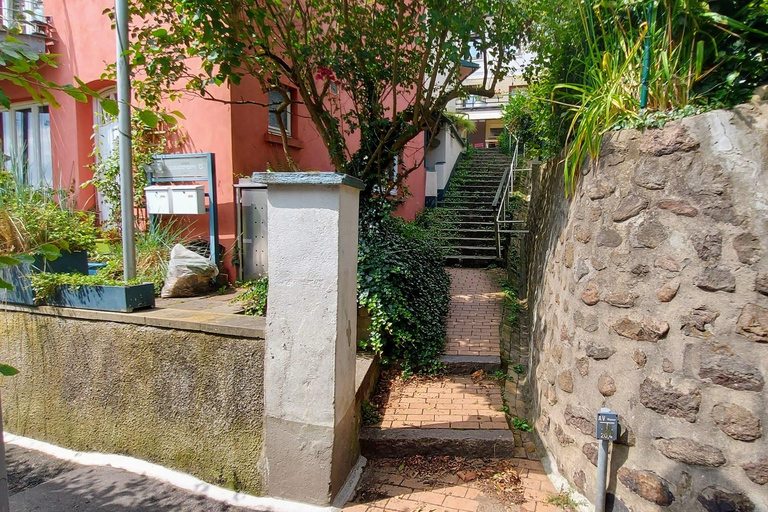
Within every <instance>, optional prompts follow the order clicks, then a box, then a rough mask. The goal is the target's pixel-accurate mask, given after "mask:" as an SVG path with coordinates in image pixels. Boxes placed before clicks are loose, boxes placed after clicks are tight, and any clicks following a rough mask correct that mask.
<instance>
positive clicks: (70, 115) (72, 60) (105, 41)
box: [0, 0, 426, 276]
mask: <svg viewBox="0 0 768 512" xmlns="http://www.w3.org/2000/svg"><path fill="white" fill-rule="evenodd" d="M113 6H114V2H113V1H111V0H48V1H46V2H44V3H43V2H42V1H41V0H2V1H0V7H2V11H1V14H0V15H2V18H3V25H4V26H5V27H7V26H9V25H11V24H13V23H14V22H15V21H14V20H15V19H17V18H19V17H21V18H23V19H24V21H25V22H26V23H24V24H23V25H22V26H23V29H22V30H23V31H24V34H23V35H22V36H20V38H22V39H24V40H25V42H26V43H27V44H29V45H30V47H33V48H36V49H37V50H38V51H41V52H43V51H45V52H48V53H51V54H55V55H58V58H57V60H58V67H56V68H48V69H45V70H44V73H43V74H44V76H45V77H46V78H47V79H49V80H51V81H53V82H56V83H60V84H68V83H75V80H74V77H77V78H79V79H80V80H82V81H83V82H85V83H86V84H87V85H88V86H89V87H91V88H92V89H94V90H96V91H99V92H101V93H102V94H103V95H105V96H108V95H110V94H113V91H114V83H113V82H110V81H105V80H103V79H102V74H103V73H104V71H105V69H106V67H107V65H108V64H110V63H114V62H115V53H116V51H115V34H114V31H113V30H112V29H111V26H110V25H111V22H110V19H109V18H108V17H107V16H106V15H104V14H102V12H103V11H104V10H105V9H111V8H113ZM3 36H4V34H3V33H0V37H3ZM2 88H3V90H4V91H5V92H6V94H8V96H9V97H10V98H11V100H12V107H11V109H10V111H5V112H3V113H2V118H1V121H0V122H1V123H2V137H3V152H4V153H5V154H6V155H7V157H10V158H6V160H7V161H8V162H10V165H11V166H14V167H15V168H16V169H17V170H18V171H19V172H22V173H23V174H24V175H25V179H26V180H27V181H28V182H29V183H31V184H48V185H51V186H54V187H56V188H70V187H71V188H72V189H73V190H75V192H76V194H77V203H78V206H79V207H80V208H83V209H93V210H98V209H99V208H100V205H99V201H98V197H97V192H96V190H94V188H93V187H92V186H84V187H83V184H84V183H87V182H88V180H90V179H91V178H92V176H93V173H92V171H91V170H90V168H89V166H90V165H91V164H93V163H94V156H92V155H93V153H94V149H95V148H97V145H98V148H100V149H101V150H102V153H104V154H109V150H110V149H111V147H112V143H113V140H114V134H115V131H116V126H115V123H110V122H107V123H104V121H103V119H104V117H103V116H100V115H99V112H100V105H99V102H98V100H93V99H90V100H89V101H88V102H86V103H79V102H76V101H75V100H74V99H72V98H70V97H69V96H67V95H66V94H64V93H54V95H55V97H56V99H57V101H58V103H59V104H60V107H59V108H52V107H51V106H48V105H44V104H36V103H34V102H32V101H31V98H30V97H29V95H28V94H27V93H26V92H25V91H24V90H22V89H20V88H18V87H14V86H13V85H12V84H8V83H3V84H2ZM216 94H217V97H218V98H220V99H223V100H239V99H242V98H246V99H251V100H255V101H258V102H261V103H266V102H267V100H268V98H267V94H266V93H263V92H262V91H261V87H260V86H259V84H258V82H257V81H256V80H255V79H244V80H243V81H242V83H241V84H240V85H238V86H229V87H221V88H220V89H219V90H218V91H216ZM171 107H172V109H174V110H179V111H181V112H182V113H183V114H184V116H185V118H186V119H184V120H181V121H180V126H181V130H182V133H183V134H184V143H183V145H182V146H181V148H179V149H177V151H179V152H187V153H194V152H211V153H214V154H215V158H216V169H217V193H218V204H219V234H220V243H221V244H222V245H224V247H225V249H227V250H229V249H230V248H232V246H233V245H234V244H235V242H236V236H237V235H236V204H235V193H234V188H233V185H234V184H235V183H237V181H238V179H239V178H240V177H243V176H250V175H251V174H252V173H253V172H255V171H264V170H266V169H267V168H268V167H271V168H274V169H280V168H283V167H284V162H285V157H284V154H283V148H282V144H281V142H280V137H279V135H277V134H275V130H274V127H272V128H271V127H270V124H275V123H274V121H273V122H272V123H270V119H269V116H270V114H269V112H268V111H267V109H266V108H264V107H260V106H255V105H227V104H223V103H217V102H213V101H209V100H204V99H201V98H191V97H190V98H187V99H184V100H182V101H180V102H178V103H174V104H173V105H171ZM292 108H293V110H292V112H290V113H289V115H288V119H289V122H288V125H289V127H290V143H289V144H290V147H291V150H290V151H291V156H292V158H293V159H294V161H295V162H296V163H297V164H298V166H299V167H300V168H302V169H306V170H323V171H325V170H328V171H331V170H333V168H332V166H331V162H330V159H329V157H328V152H327V150H326V149H325V146H324V145H323V142H322V139H321V138H320V136H319V134H318V133H317V131H316V130H315V127H314V125H312V122H311V121H310V120H309V118H308V115H307V112H306V111H305V109H304V107H303V106H302V105H300V104H296V105H293V106H292ZM414 142H415V144H414V146H413V147H412V148H411V149H410V150H409V151H407V152H406V158H410V159H413V161H417V162H420V161H421V160H422V157H423V151H424V150H423V145H422V143H421V139H420V138H417V139H415V140H414ZM425 181H426V171H425V169H424V166H423V165H421V166H420V167H419V168H418V169H417V170H416V171H414V172H413V173H412V174H411V175H410V176H409V180H408V188H409V191H410V193H411V197H409V198H408V199H407V200H406V203H405V204H404V205H403V207H402V208H401V210H400V213H401V215H403V216H404V217H406V218H409V219H412V218H414V217H415V215H416V213H417V212H418V211H419V210H421V209H422V208H423V207H424V195H425ZM189 220H190V222H193V223H195V226H197V225H199V226H200V227H201V235H203V236H205V234H206V233H207V229H208V227H207V226H208V221H207V219H203V218H201V216H198V217H194V218H190V219H189ZM229 272H230V276H234V273H233V272H232V269H231V268H229Z"/></svg>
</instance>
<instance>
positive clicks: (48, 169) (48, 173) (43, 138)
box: [38, 106, 53, 186]
mask: <svg viewBox="0 0 768 512" xmlns="http://www.w3.org/2000/svg"><path fill="white" fill-rule="evenodd" d="M39 112H40V113H39V117H38V123H39V125H40V174H39V176H40V180H41V182H40V185H48V186H52V185H53V154H52V153H51V114H50V113H49V110H48V107H47V106H45V107H40V111H39Z"/></svg>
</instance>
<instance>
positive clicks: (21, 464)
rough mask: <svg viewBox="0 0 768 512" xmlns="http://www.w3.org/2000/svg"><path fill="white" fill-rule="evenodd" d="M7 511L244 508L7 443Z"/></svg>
mask: <svg viewBox="0 0 768 512" xmlns="http://www.w3.org/2000/svg"><path fill="white" fill-rule="evenodd" d="M5 453H6V458H7V463H8V489H9V493H10V496H11V498H10V505H11V512H32V511H35V512H70V511H72V512H91V511H101V512H127V511H136V512H139V511H141V512H144V511H146V512H165V511H168V512H170V511H173V512H224V511H226V512H245V511H246V509H243V508H239V507H231V506H229V505H226V504H224V503H221V502H218V501H214V500H211V499H208V498H206V497H204V496H201V495H198V494H194V493H191V492H188V491H185V490H182V489H179V488H177V487H174V486H172V485H169V484H166V483H164V482H160V481H158V480H155V479H152V478H148V477H144V476H140V475H136V474H134V473H129V472H127V471H123V470H121V469H114V468H108V467H94V466H80V465H78V464H73V463H70V462H65V461H62V460H60V459H56V458H54V457H51V456H49V455H46V454H43V453H40V452H36V451H33V450H26V449H24V448H19V447H17V446H12V445H7V446H6V451H5Z"/></svg>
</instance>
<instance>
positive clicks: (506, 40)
mask: <svg viewBox="0 0 768 512" xmlns="http://www.w3.org/2000/svg"><path fill="white" fill-rule="evenodd" d="M131 11H132V12H131V14H132V16H133V18H134V19H135V20H137V23H135V24H134V25H133V26H134V29H133V34H132V37H131V39H132V40H133V41H136V43H135V44H133V45H132V46H131V50H130V52H131V57H132V60H133V63H134V65H135V67H136V70H137V76H141V77H144V78H142V79H136V80H135V82H134V85H135V87H136V91H137V94H138V96H139V97H140V98H142V99H143V100H144V101H146V102H147V104H148V105H158V104H160V103H161V101H162V100H163V98H164V97H165V96H167V95H170V96H171V99H175V98H178V97H179V96H180V94H181V93H180V92H179V89H180V84H179V82H181V83H183V84H184V85H183V86H184V87H186V88H187V90H189V91H194V92H198V93H199V94H201V95H202V96H203V97H212V96H213V95H212V88H215V87H218V86H220V85H223V84H226V85H237V84H239V83H240V82H241V80H242V79H243V78H244V77H249V78H251V77H252V78H255V79H256V80H258V81H259V83H260V84H261V87H262V89H263V90H264V91H268V90H276V91H277V92H279V93H281V95H282V96H283V98H284V100H283V103H281V105H280V106H278V109H281V108H287V106H288V105H290V104H291V103H296V104H299V103H300V104H302V105H303V107H304V108H306V109H307V110H308V115H309V118H310V119H311V121H312V123H313V124H314V125H315V128H316V129H317V131H318V133H319V134H320V137H321V138H322V140H323V142H324V143H325V145H326V148H327V149H328V152H329V154H330V157H331V161H332V163H333V166H334V168H335V169H336V170H337V171H340V172H346V173H348V174H352V175H354V176H357V177H359V178H361V179H363V180H364V181H365V182H366V184H367V189H366V192H367V195H373V194H375V191H376V190H377V189H378V190H390V189H391V188H392V185H393V184H394V185H399V184H401V183H402V180H403V179H405V177H406V176H407V175H408V174H409V173H410V172H411V171H412V170H413V168H408V167H406V166H402V167H401V168H400V172H399V173H398V174H397V175H396V176H395V175H393V173H392V172H391V171H392V168H393V163H394V159H395V157H398V156H401V155H402V153H403V150H404V148H405V147H406V146H407V144H408V143H409V142H410V141H411V140H413V139H414V138H415V137H417V136H418V135H419V134H420V133H422V131H424V130H426V131H429V132H431V133H436V132H437V127H438V126H439V123H440V122H442V116H441V114H442V112H443V111H444V110H445V107H446V105H447V104H448V103H449V102H450V101H451V100H452V99H455V98H457V97H462V96H466V95H468V94H476V95H482V96H486V97H491V96H493V94H494V91H495V87H496V84H497V81H498V80H499V79H501V78H502V77H504V76H506V75H507V73H508V70H509V63H510V62H511V60H512V59H511V58H510V57H511V56H512V54H513V53H514V48H516V47H518V46H519V40H520V36H521V34H522V31H521V29H520V24H519V23H520V17H519V15H518V14H519V9H518V6H517V2H516V1H515V0H476V1H473V2H465V3H462V4H461V5H460V6H451V8H448V6H447V4H445V2H443V1H441V0H423V1H419V2H404V1H402V0H378V1H375V2H369V1H361V0H358V1H353V2H349V1H348V0H305V1H302V2H279V1H276V0H268V1H257V0H245V1H242V0H238V1H233V0H225V1H222V0H200V1H195V2H179V1H178V0H139V1H135V2H131ZM491 14H492V15H491ZM471 50H474V51H481V52H489V53H491V54H493V55H494V57H495V58H494V59H493V60H492V61H491V63H490V64H489V66H488V68H487V76H486V79H485V80H483V81H482V83H479V84H477V83H475V84H472V85H470V84H465V83H463V81H462V79H461V65H462V61H463V60H464V59H465V58H466V57H467V55H468V54H469V53H470V51H471ZM339 96H340V97H342V98H347V99H349V103H350V106H349V108H347V107H345V108H341V106H340V101H339V100H338V97H339ZM403 98H408V101H404V100H403ZM245 101H246V102H250V103H252V104H259V101H257V100H248V99H246V100H245ZM262 106H266V105H263V104H262ZM279 119H280V117H279V116H278V120H279ZM278 122H279V121H278ZM281 131H282V132H283V147H284V149H285V153H286V155H285V158H286V160H287V163H288V166H289V167H295V163H294V162H293V160H291V158H290V155H289V153H288V146H287V139H286V135H285V130H281ZM351 134H355V136H354V137H350V135H351ZM352 139H354V140H355V141H360V143H359V146H358V144H357V142H355V144H354V145H347V140H352Z"/></svg>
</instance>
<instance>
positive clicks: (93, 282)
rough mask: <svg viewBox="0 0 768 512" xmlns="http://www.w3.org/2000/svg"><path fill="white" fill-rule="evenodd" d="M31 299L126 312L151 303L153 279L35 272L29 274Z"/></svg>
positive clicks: (72, 306)
mask: <svg viewBox="0 0 768 512" xmlns="http://www.w3.org/2000/svg"><path fill="white" fill-rule="evenodd" d="M31 282H32V291H33V293H34V300H35V303H36V304H38V305H40V304H47V305H49V306H59V307H68V308H77V309H95V310H99V311H118V312H123V313H130V312H132V311H134V310H136V309H143V308H152V307H154V306H155V287H154V284H153V283H139V282H135V281H128V282H125V281H120V280H117V279H110V278H108V277H105V276H103V275H98V274H97V275H83V274H59V273H39V274H34V275H32V277H31Z"/></svg>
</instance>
